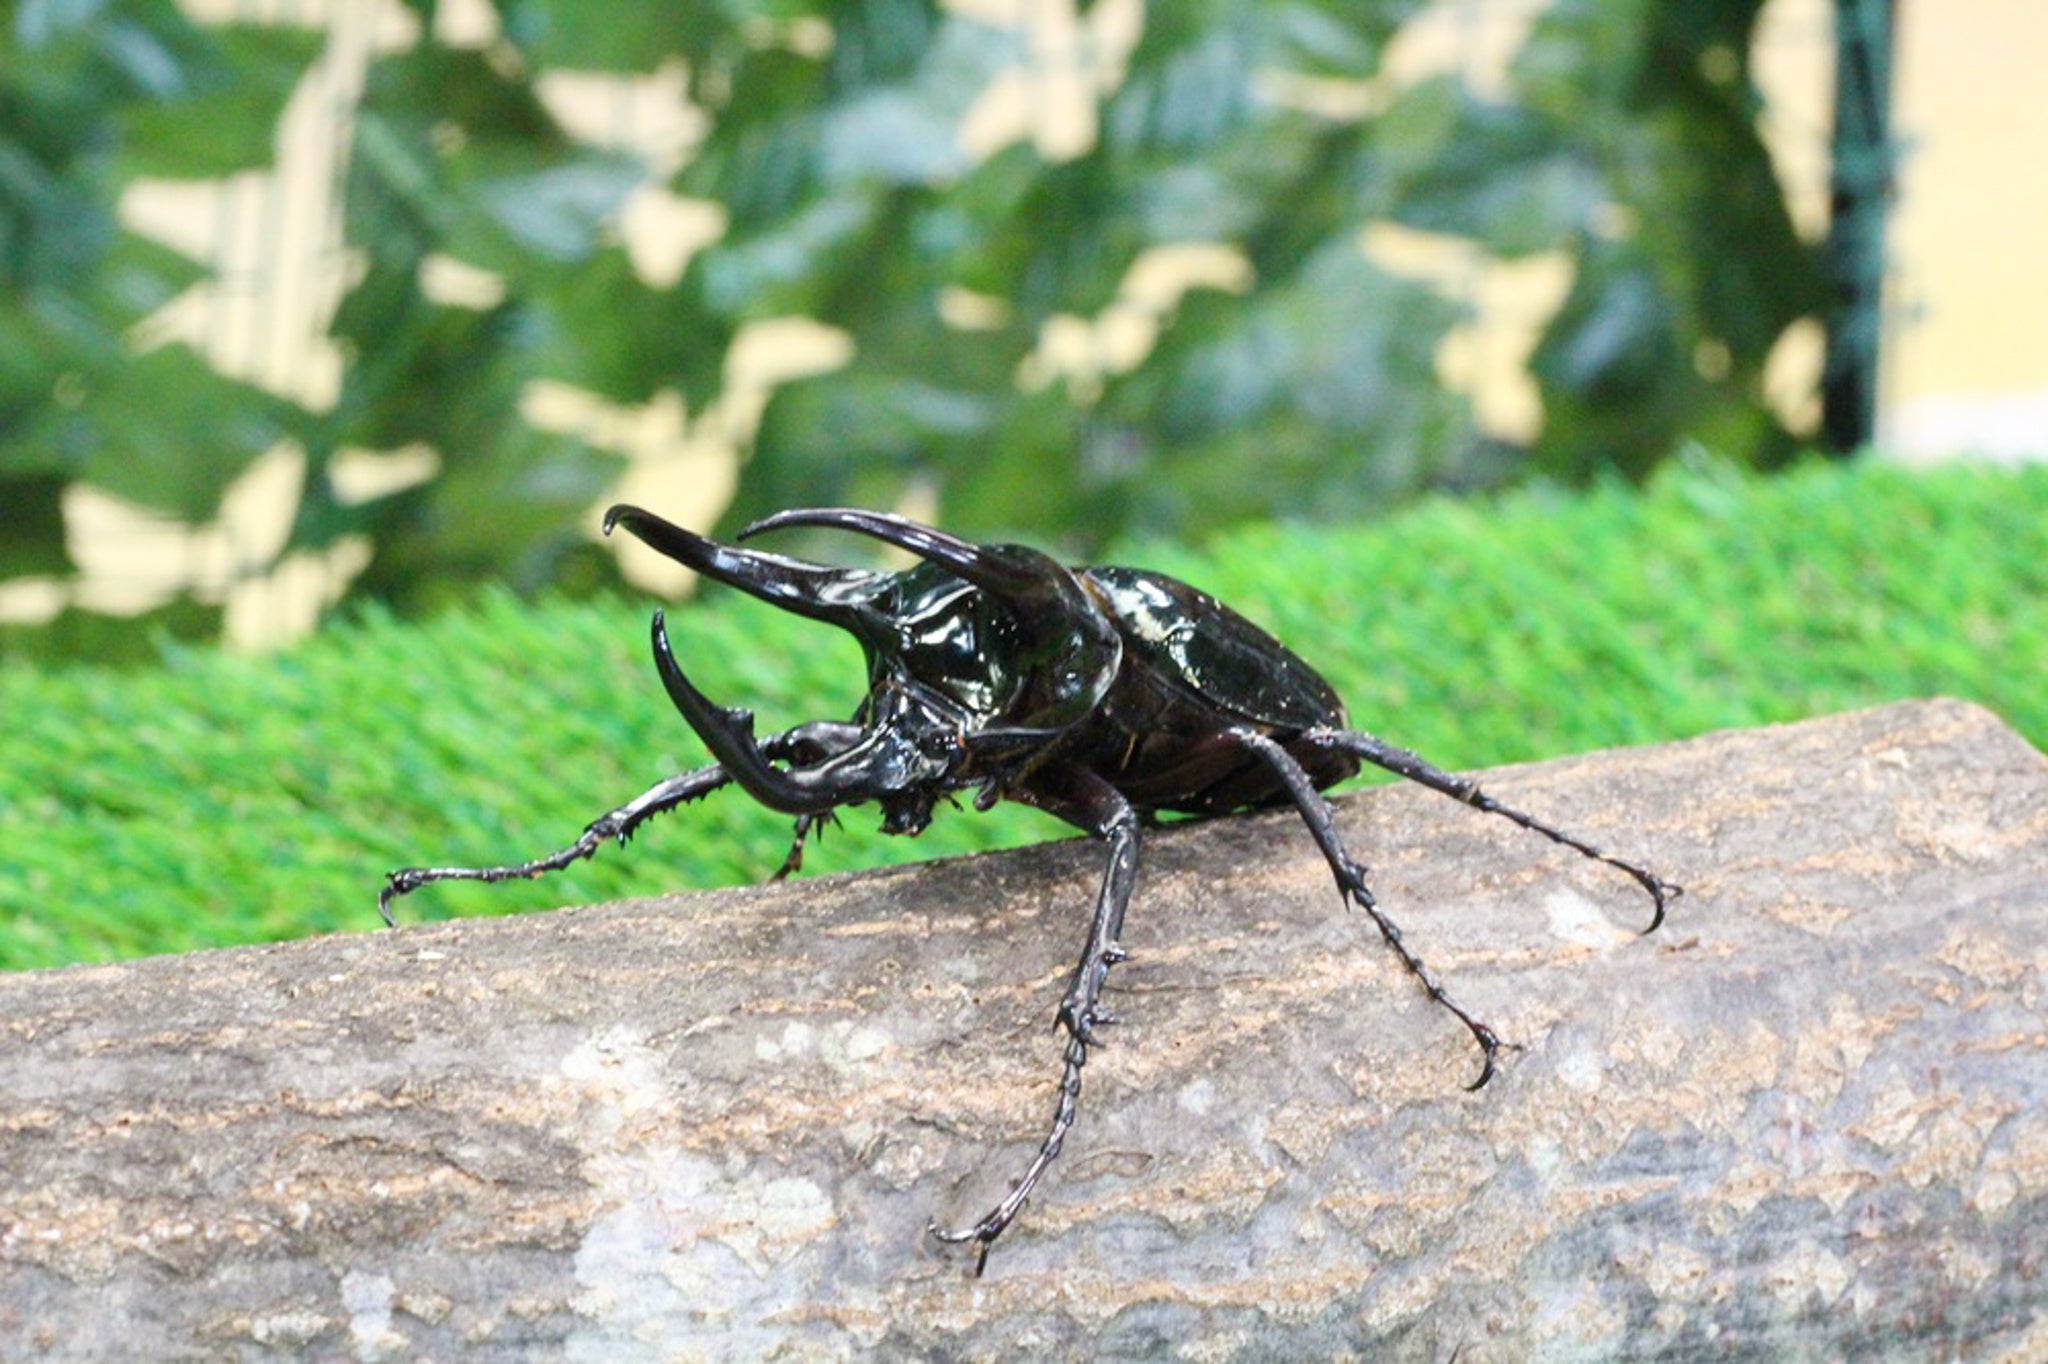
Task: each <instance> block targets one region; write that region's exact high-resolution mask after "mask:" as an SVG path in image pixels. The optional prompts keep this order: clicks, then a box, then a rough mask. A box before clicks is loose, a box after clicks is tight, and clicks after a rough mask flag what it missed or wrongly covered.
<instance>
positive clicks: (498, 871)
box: [377, 720, 861, 925]
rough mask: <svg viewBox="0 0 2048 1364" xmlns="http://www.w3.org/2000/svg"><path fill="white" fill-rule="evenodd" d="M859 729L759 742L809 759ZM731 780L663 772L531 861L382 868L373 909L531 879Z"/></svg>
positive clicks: (776, 752)
mask: <svg viewBox="0 0 2048 1364" xmlns="http://www.w3.org/2000/svg"><path fill="white" fill-rule="evenodd" d="M860 733H861V730H860V726H859V725H851V724H843V723H840V722H837V721H832V720H818V721H813V722H812V723H810V724H804V725H798V726H796V727H795V728H794V729H789V730H785V731H783V732H782V733H780V734H775V735H771V736H770V737H769V739H768V741H767V743H766V744H765V745H764V747H765V748H766V749H767V751H768V752H769V753H770V754H771V755H773V756H775V757H778V758H789V759H793V760H795V761H798V762H810V761H815V760H817V759H819V758H823V757H827V756H830V755H831V754H834V753H838V752H841V751H843V750H845V749H847V748H850V747H852V746H853V744H854V742H855V741H856V740H858V739H859V738H860ZM731 780H732V778H731V777H730V776H729V775H727V773H726V771H725V769H723V768H722V767H719V766H718V765H717V764H716V763H714V764H712V765H711V766H709V767H700V768H697V769H696V770H694V771H691V772H682V773H678V774H677V775H675V776H673V777H664V778H663V779H662V780H660V781H658V782H656V783H655V784H654V785H653V786H650V787H648V788H647V790H645V791H643V792H641V793H640V794H639V795H637V796H635V797H633V799H631V800H629V801H627V802H626V803H625V804H624V805H621V806H619V807H618V808H617V809H616V810H608V811H606V812H605V813H604V814H602V815H599V816H598V817H597V818H596V819H594V820H592V821H591V822H590V823H589V825H587V826H586V827H585V828H584V830H583V833H582V834H581V836H579V837H578V838H577V840H576V841H575V842H574V843H571V844H570V845H569V846H568V847H566V848H563V849H560V850H559V851H557V852H551V853H549V854H547V855H546V856H545V857H536V858H534V859H533V860H532V861H530V862H514V863H509V864H506V865H504V866H497V867H404V868H401V869H400V870H398V871H394V872H390V873H387V874H386V876H385V878H384V886H383V889H381V890H379V891H378V892H377V912H378V913H379V914H380V915H382V916H383V918H384V922H385V924H387V925H389V924H390V923H391V922H392V918H391V902H392V901H393V900H395V899H397V898H398V897H399V896H401V895H410V894H411V893H412V892H413V891H416V890H418V889H419V888H420V887H421V886H425V885H431V884H432V883H433V882H435V881H487V882H495V881H514V880H530V879H532V878H534V877H537V876H545V875H546V874H547V873H549V872H551V871H561V870H562V869H564V868H565V867H568V866H569V865H570V864H572V863H574V862H576V861H578V860H580V859H582V858H586V857H592V856H595V855H596V853H597V850H598V849H599V848H600V847H602V846H603V845H604V844H605V843H606V842H607V841H609V840H611V839H617V840H618V841H619V842H620V843H624V842H625V841H626V840H627V839H629V838H631V837H632V836H633V831H634V830H635V829H637V828H639V827H640V826H641V824H643V823H645V822H646V821H647V820H648V819H650V818H652V817H653V816H655V815H658V814H660V813H661V812H662V811H664V810H673V809H674V808H675V807H676V806H678V805H681V804H684V803H685V802H687V801H692V800H696V799H697V798H698V797H700V796H706V795H709V794H710V793H711V792H713V791H716V790H717V789H718V788H719V787H721V786H724V785H725V784H726V783H728V782H730V781H731Z"/></svg>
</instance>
